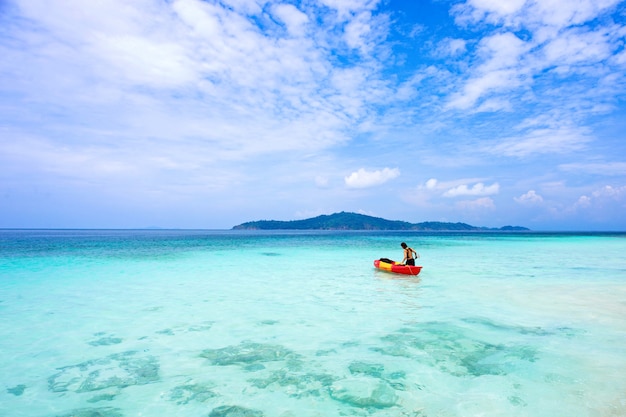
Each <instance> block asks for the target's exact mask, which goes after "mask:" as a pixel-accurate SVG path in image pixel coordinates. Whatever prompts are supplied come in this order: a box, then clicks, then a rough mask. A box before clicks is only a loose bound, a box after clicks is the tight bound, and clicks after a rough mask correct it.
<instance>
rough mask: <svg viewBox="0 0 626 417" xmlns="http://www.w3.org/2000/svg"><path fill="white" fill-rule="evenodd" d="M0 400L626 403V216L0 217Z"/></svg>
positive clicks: (150, 413)
mask: <svg viewBox="0 0 626 417" xmlns="http://www.w3.org/2000/svg"><path fill="white" fill-rule="evenodd" d="M401 242H406V243H407V244H408V245H409V246H411V247H412V248H414V249H415V250H416V251H417V252H418V253H419V254H420V258H419V259H418V260H417V265H422V267H423V269H422V271H421V273H420V274H419V275H418V276H403V275H396V274H392V273H388V272H383V271H379V270H376V269H375V268H374V267H373V261H374V260H375V259H379V258H381V257H385V258H391V259H395V260H401V259H402V248H401V247H400V243H401ZM0 416H6V417H139V416H142V417H161V416H167V417H175V416H180V417H263V416H265V417H334V416H363V417H365V416H376V417H403V416H410V417H470V416H471V417H477V416H489V417H492V416H503V417H515V416H524V417H526V416H527V417H602V416H606V417H608V416H611V417H618V416H626V233H538V232H515V233H504V232H471V233H447V232H437V233H427V232H362V231H353V232H340V231H240V230H0Z"/></svg>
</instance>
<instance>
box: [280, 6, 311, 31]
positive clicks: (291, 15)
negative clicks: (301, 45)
mask: <svg viewBox="0 0 626 417" xmlns="http://www.w3.org/2000/svg"><path fill="white" fill-rule="evenodd" d="M274 14H275V15H276V16H277V17H278V18H279V19H280V20H281V21H282V22H283V23H285V25H286V26H287V30H288V31H289V33H291V34H292V35H294V36H302V35H304V33H305V31H306V27H305V25H306V23H307V22H308V21H309V18H308V16H307V15H306V14H304V13H302V12H301V11H300V10H298V9H297V8H296V7H295V6H293V5H291V4H279V5H276V6H274Z"/></svg>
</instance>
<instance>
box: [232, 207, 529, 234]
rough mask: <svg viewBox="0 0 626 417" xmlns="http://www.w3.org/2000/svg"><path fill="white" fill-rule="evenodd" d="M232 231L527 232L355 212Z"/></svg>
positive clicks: (257, 223) (248, 225) (257, 224)
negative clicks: (417, 221)
mask: <svg viewBox="0 0 626 417" xmlns="http://www.w3.org/2000/svg"><path fill="white" fill-rule="evenodd" d="M233 230H421V231H490V230H491V231H507V232H509V231H513V232H518V231H527V230H530V229H527V228H525V227H521V226H504V227H500V228H488V227H476V226H471V225H469V224H466V223H447V222H422V223H409V222H404V221H400V220H386V219H382V218H380V217H372V216H366V215H364V214H358V213H346V212H344V211H342V212H341V213H334V214H330V215H321V216H317V217H313V218H310V219H304V220H290V221H279V220H258V221H253V222H246V223H242V224H240V225H238V226H234V227H233Z"/></svg>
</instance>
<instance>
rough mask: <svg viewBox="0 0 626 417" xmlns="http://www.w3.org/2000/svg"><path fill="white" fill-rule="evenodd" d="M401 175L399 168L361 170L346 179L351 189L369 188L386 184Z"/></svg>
mask: <svg viewBox="0 0 626 417" xmlns="http://www.w3.org/2000/svg"><path fill="white" fill-rule="evenodd" d="M399 175H400V170H399V169H398V168H384V169H382V170H377V171H366V170H365V169H363V168H361V169H359V170H358V171H355V172H353V173H352V174H350V175H348V176H347V177H345V178H344V180H345V183H346V186H348V187H350V188H367V187H373V186H376V185H380V184H384V183H385V182H387V181H389V180H392V179H394V178H396V177H398V176H399Z"/></svg>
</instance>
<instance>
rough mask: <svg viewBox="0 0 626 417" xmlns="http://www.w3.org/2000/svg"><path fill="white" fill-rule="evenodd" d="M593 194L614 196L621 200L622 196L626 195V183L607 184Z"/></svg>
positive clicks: (613, 197)
mask: <svg viewBox="0 0 626 417" xmlns="http://www.w3.org/2000/svg"><path fill="white" fill-rule="evenodd" d="M591 195H592V196H593V197H595V198H612V199H615V200H619V199H621V198H622V197H626V185H622V186H620V187H612V186H610V185H605V186H604V187H602V188H600V189H598V190H595V191H594V192H593V193H592V194H591Z"/></svg>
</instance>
